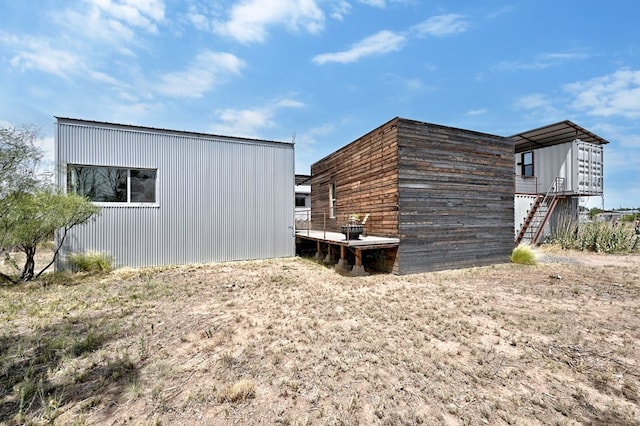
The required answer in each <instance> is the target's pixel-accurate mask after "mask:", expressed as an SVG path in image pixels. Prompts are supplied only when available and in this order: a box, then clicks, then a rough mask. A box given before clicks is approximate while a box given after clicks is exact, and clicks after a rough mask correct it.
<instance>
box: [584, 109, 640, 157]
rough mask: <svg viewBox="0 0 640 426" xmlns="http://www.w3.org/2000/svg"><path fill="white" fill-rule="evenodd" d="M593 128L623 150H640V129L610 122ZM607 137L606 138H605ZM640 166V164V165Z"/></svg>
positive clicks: (598, 124)
mask: <svg viewBox="0 0 640 426" xmlns="http://www.w3.org/2000/svg"><path fill="white" fill-rule="evenodd" d="M591 128H592V129H593V130H594V131H596V132H597V133H598V134H600V133H602V135H603V137H604V138H605V139H607V140H609V141H610V142H615V144H616V145H619V146H620V147H622V148H632V149H640V128H638V127H634V126H633V124H632V125H631V126H620V125H616V124H612V123H611V122H610V120H607V121H606V122H603V123H597V124H595V125H593V126H591ZM604 135H606V136H604ZM639 165H640V163H639Z"/></svg>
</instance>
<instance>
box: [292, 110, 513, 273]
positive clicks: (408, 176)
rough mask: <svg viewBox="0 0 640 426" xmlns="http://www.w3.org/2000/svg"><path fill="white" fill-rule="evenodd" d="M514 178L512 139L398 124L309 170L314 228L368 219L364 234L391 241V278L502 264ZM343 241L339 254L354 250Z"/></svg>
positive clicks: (508, 242) (508, 245) (509, 239)
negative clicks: (394, 242)
mask: <svg viewBox="0 0 640 426" xmlns="http://www.w3.org/2000/svg"><path fill="white" fill-rule="evenodd" d="M513 175H514V171H513V141H512V140H511V139H509V138H505V137H501V136H495V135H490V134H485V133H479V132H474V131H469V130H463V129H456V128H452V127H446V126H441V125H435V124H429V123H424V122H419V121H414V120H407V119H403V118H394V119H392V120H391V121H389V122H387V123H385V124H383V125H382V126H380V127H378V128H377V129H375V130H373V131H371V132H369V133H367V134H366V135H364V136H362V137H360V138H359V139H357V140H355V141H354V142H352V143H350V144H348V145H346V146H345V147H343V148H341V149H339V150H337V151H336V152H334V153H332V154H330V155H329V156H327V157H325V158H323V159H322V160H320V161H318V162H316V163H315V164H313V165H312V166H311V206H312V208H311V210H312V229H314V230H322V231H323V232H330V233H331V232H340V231H341V226H342V225H343V224H345V222H347V221H348V218H349V216H350V215H352V214H357V215H359V216H360V217H361V218H363V217H365V218H366V223H365V226H364V228H365V233H366V235H368V236H378V237H387V238H388V239H387V240H383V242H382V245H381V247H384V253H385V261H386V263H387V265H386V266H387V268H386V269H387V270H389V271H391V272H393V273H395V274H409V273H417V272H424V271H433V270H442V269H451V268H463V267H470V266H476V265H487V264H492V263H500V262H505V261H508V258H509V254H510V252H511V250H512V249H513V243H514V241H513V229H514V223H513V221H514V204H513ZM302 234H303V232H299V233H298V236H299V237H301V238H305V236H304V235H302ZM307 235H309V233H308V232H307ZM315 239H316V240H317V241H318V246H319V247H320V242H321V241H322V238H320V237H316V238H315ZM390 241H397V243H396V244H390V243H389V242H390ZM324 242H326V243H327V245H326V246H324V247H325V250H326V249H329V250H330V248H331V242H330V241H328V239H326V238H325V239H324ZM340 245H341V246H342V247H341V256H340V257H341V258H342V257H343V256H344V253H345V251H346V250H345V247H346V248H347V249H350V244H349V243H348V242H347V243H344V244H340ZM390 246H395V247H390ZM353 248H354V249H355V250H356V251H357V250H358V249H357V247H356V246H355V245H354V246H353ZM366 248H367V249H374V248H375V243H373V242H372V244H371V245H369V246H367V247H366ZM356 254H357V256H356V265H358V262H359V261H360V256H361V253H360V252H359V251H358V252H357V253H356Z"/></svg>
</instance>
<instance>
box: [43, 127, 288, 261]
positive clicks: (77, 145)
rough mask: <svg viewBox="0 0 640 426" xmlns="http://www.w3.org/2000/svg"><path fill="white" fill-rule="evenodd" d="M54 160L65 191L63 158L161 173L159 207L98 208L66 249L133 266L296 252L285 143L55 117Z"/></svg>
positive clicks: (73, 161) (66, 250)
mask: <svg viewBox="0 0 640 426" xmlns="http://www.w3.org/2000/svg"><path fill="white" fill-rule="evenodd" d="M103 124H104V126H103ZM56 163H57V167H58V173H57V182H58V185H59V186H60V188H63V189H66V173H65V171H66V165H67V164H69V163H72V164H87V165H102V166H120V167H130V168H153V169H157V170H158V174H157V203H156V205H146V206H122V205H119V206H104V207H103V208H102V214H101V215H100V216H99V217H97V218H96V220H95V221H92V222H91V223H89V224H87V225H83V226H80V227H76V228H74V229H73V230H72V232H71V233H70V235H69V236H68V237H67V241H66V242H65V246H64V248H63V255H64V254H65V253H69V252H84V251H88V250H97V251H100V252H105V253H108V254H110V255H112V256H113V257H114V259H115V264H116V266H118V267H120V266H132V267H139V266H152V265H168V264H183V263H202V262H220V261H230V260H244V259H260V258H274V257H287V256H293V255H294V254H295V245H294V238H293V225H294V150H293V145H292V144H288V143H278V142H267V141H257V140H246V139H235V138H226V137H215V136H207V135H201V134H189V133H186V132H178V131H175V132H173V131H167V130H160V129H146V128H138V127H133V126H118V125H111V124H107V123H94V122H83V121H82V120H73V119H58V125H57V135H56ZM58 266H62V267H64V264H59V265H58Z"/></svg>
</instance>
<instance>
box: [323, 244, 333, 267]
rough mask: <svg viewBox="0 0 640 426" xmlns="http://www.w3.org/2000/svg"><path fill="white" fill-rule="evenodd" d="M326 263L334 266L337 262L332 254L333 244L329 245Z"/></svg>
mask: <svg viewBox="0 0 640 426" xmlns="http://www.w3.org/2000/svg"><path fill="white" fill-rule="evenodd" d="M324 263H327V264H329V265H333V264H334V263H335V260H333V255H332V254H331V244H327V255H326V256H325V258H324Z"/></svg>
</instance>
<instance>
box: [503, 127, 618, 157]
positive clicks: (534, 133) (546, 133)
mask: <svg viewBox="0 0 640 426" xmlns="http://www.w3.org/2000/svg"><path fill="white" fill-rule="evenodd" d="M511 138H512V139H513V140H514V142H515V152H516V153H518V152H524V151H530V150H532V149H536V148H542V147H545V146H552V145H560V144H563V143H569V142H572V141H573V140H575V139H580V140H582V141H584V142H588V143H592V144H595V145H604V144H608V143H609V141H607V140H606V139H603V138H601V137H600V136H598V135H596V134H594V133H592V132H590V131H588V130H587V129H585V128H583V127H580V126H578V125H577V124H575V123H573V122H571V121H569V120H564V121H560V122H558V123H554V124H549V125H547V126H543V127H539V128H537V129H533V130H527V131H526V132H522V133H518V134H516V135H513V136H511Z"/></svg>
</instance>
